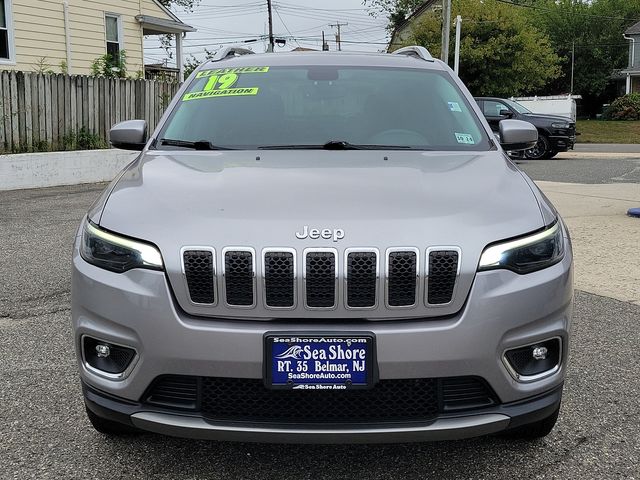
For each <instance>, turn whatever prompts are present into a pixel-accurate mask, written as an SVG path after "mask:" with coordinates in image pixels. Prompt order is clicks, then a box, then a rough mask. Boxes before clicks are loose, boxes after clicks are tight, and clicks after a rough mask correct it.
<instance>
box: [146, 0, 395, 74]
mask: <svg viewBox="0 0 640 480" xmlns="http://www.w3.org/2000/svg"><path fill="white" fill-rule="evenodd" d="M272 5H273V31H274V35H275V37H276V38H282V39H284V40H286V45H284V46H283V47H279V46H276V52H278V51H288V50H292V49H294V48H296V47H305V48H314V49H317V50H321V49H322V31H323V30H324V32H325V36H326V39H327V43H328V44H329V48H330V50H336V48H337V47H336V42H335V34H336V28H335V27H331V26H330V25H331V24H334V25H335V24H336V23H342V24H345V23H346V24H348V25H344V26H342V27H341V31H342V50H346V51H369V52H370V51H374V52H375V51H378V50H383V49H385V47H386V42H387V41H388V36H387V32H386V30H385V26H386V19H385V18H384V16H380V17H378V18H374V17H372V16H371V15H369V12H370V10H369V9H368V8H366V7H364V6H363V5H362V0H322V1H318V0H315V1H314V0H273V2H272ZM174 12H175V13H176V14H177V15H178V17H179V18H180V19H181V20H182V21H183V22H184V23H187V24H189V25H191V26H193V27H195V28H197V29H198V31H197V32H194V33H189V34H187V38H186V39H185V42H184V45H185V53H186V56H187V58H188V57H189V56H190V55H193V56H194V57H196V58H197V59H203V58H204V49H205V48H207V49H209V50H213V51H215V50H217V49H218V48H220V47H221V46H224V45H228V44H239V45H242V46H244V47H249V48H251V49H252V50H254V51H255V52H257V53H259V52H264V51H265V50H266V47H267V41H266V40H265V36H266V35H267V32H268V29H267V18H268V16H267V1H266V0H239V1H234V0H201V2H200V5H199V6H198V7H196V8H195V10H194V11H193V12H185V11H184V10H182V9H178V8H175V9H174ZM245 40H256V41H255V42H250V43H245ZM165 58H166V53H165V52H164V50H162V49H161V48H160V47H159V43H158V42H157V40H156V39H155V38H149V39H147V40H146V41H145V63H160V62H161V61H162V60H163V59H165ZM172 63H174V62H171V61H170V62H169V64H172Z"/></svg>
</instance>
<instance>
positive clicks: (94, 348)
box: [82, 336, 136, 377]
mask: <svg viewBox="0 0 640 480" xmlns="http://www.w3.org/2000/svg"><path fill="white" fill-rule="evenodd" d="M82 353H83V357H84V363H85V366H86V367H87V368H88V369H89V370H93V371H94V373H98V374H101V375H104V376H107V377H113V376H122V374H123V373H124V372H125V370H127V368H129V366H130V365H131V362H132V361H133V359H134V358H135V356H136V351H135V350H134V349H133V348H130V347H125V346H123V345H116V344H113V343H111V342H105V341H103V340H98V339H96V338H92V337H89V336H84V337H82Z"/></svg>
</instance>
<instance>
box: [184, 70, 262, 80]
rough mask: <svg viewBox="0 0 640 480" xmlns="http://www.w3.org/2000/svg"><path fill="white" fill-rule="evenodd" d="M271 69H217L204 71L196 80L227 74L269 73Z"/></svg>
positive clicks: (198, 74) (197, 75)
mask: <svg viewBox="0 0 640 480" xmlns="http://www.w3.org/2000/svg"><path fill="white" fill-rule="evenodd" d="M268 71H269V67H237V68H216V69H214V70H202V71H201V72H198V73H197V74H196V78H205V77H213V76H214V75H225V74H227V73H236V74H239V73H267V72H268Z"/></svg>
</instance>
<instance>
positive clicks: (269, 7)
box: [267, 0, 275, 52]
mask: <svg viewBox="0 0 640 480" xmlns="http://www.w3.org/2000/svg"><path fill="white" fill-rule="evenodd" d="M267 9H268V10H269V46H268V47H267V52H273V50H274V47H275V42H274V40H273V12H272V11H271V0H267Z"/></svg>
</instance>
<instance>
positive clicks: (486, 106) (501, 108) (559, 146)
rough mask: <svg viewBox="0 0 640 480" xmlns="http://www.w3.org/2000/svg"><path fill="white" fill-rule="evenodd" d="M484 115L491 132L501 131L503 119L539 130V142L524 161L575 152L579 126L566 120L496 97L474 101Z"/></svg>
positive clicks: (528, 151) (526, 154)
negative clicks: (559, 153) (521, 121)
mask: <svg viewBox="0 0 640 480" xmlns="http://www.w3.org/2000/svg"><path fill="white" fill-rule="evenodd" d="M475 100H476V102H478V105H479V106H480V109H481V110H482V113H484V116H485V117H486V119H487V121H488V122H489V125H491V129H492V130H493V131H494V132H498V124H499V123H500V120H505V119H507V118H515V119H517V120H524V121H525V122H529V123H532V124H533V125H535V127H536V128H537V129H538V143H537V144H536V146H535V147H533V148H532V149H530V150H525V152H524V156H525V158H529V159H532V160H542V159H548V158H553V157H554V156H556V154H557V153H558V152H566V151H567V150H573V145H574V143H575V142H576V124H575V122H573V121H571V120H570V119H568V118H566V117H560V116H557V115H545V114H538V113H533V112H531V111H529V110H528V109H527V108H525V107H523V106H522V105H520V104H519V103H518V102H514V101H513V100H507V99H505V98H494V97H479V98H476V99H475Z"/></svg>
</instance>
